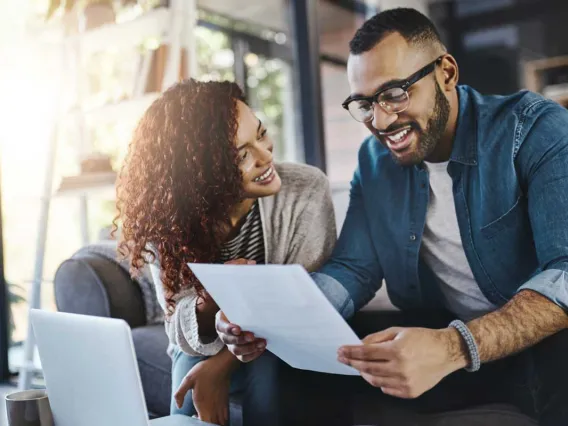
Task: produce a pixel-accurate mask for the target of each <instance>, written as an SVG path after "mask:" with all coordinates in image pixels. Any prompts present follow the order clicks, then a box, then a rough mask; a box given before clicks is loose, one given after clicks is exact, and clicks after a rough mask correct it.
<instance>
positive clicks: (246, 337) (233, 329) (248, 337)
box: [215, 311, 255, 345]
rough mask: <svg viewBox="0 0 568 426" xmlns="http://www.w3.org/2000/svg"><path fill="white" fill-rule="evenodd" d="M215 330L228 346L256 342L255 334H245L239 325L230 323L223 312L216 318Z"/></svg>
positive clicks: (218, 313) (247, 332) (246, 332)
mask: <svg viewBox="0 0 568 426" xmlns="http://www.w3.org/2000/svg"><path fill="white" fill-rule="evenodd" d="M215 329H216V330H217V334H218V335H219V338H220V339H221V341H222V342H223V343H224V344H226V345H246V344H248V343H252V342H254V340H255V337H254V334H253V333H251V332H249V331H244V332H243V331H242V330H241V328H240V327H239V326H238V325H236V324H232V323H230V322H229V320H227V317H226V316H225V314H223V312H221V311H219V312H217V315H216V316H215Z"/></svg>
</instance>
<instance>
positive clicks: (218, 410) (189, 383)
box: [174, 349, 238, 425]
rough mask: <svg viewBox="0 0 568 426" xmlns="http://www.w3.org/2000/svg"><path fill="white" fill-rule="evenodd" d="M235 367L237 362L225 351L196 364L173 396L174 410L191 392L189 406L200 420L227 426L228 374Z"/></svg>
mask: <svg viewBox="0 0 568 426" xmlns="http://www.w3.org/2000/svg"><path fill="white" fill-rule="evenodd" d="M237 366H238V362H237V360H236V359H235V358H234V357H233V356H232V354H231V353H230V352H229V351H227V349H223V350H222V351H221V352H219V353H218V354H217V355H215V356H213V357H211V358H209V359H206V360H204V361H201V362H199V363H198V364H196V365H195V366H194V367H193V368H192V369H191V370H190V371H189V373H187V374H186V376H185V377H184V379H183V380H182V382H181V384H180V386H179V388H178V389H177V391H176V393H175V395H174V399H175V401H176V404H177V406H178V408H181V406H182V405H183V401H184V398H185V396H186V394H187V392H189V391H190V390H193V405H194V406H195V409H196V410H197V415H198V417H199V419H200V420H202V421H204V422H209V423H214V424H217V425H226V424H228V421H229V391H230V386H231V374H232V373H233V371H234V370H235V368H236V367H237Z"/></svg>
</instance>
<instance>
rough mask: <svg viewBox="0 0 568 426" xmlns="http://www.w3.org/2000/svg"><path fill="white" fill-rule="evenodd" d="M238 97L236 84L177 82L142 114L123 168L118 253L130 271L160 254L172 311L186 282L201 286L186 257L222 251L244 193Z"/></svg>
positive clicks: (204, 259)
mask: <svg viewBox="0 0 568 426" xmlns="http://www.w3.org/2000/svg"><path fill="white" fill-rule="evenodd" d="M238 100H240V101H243V102H244V101H245V100H244V96H243V92H242V91H241V89H240V88H239V87H238V86H237V85H236V84H235V83H231V82H198V81H196V80H193V79H189V80H186V81H183V82H180V83H177V84H175V85H174V86H172V87H171V88H169V89H168V90H166V91H165V92H164V93H163V94H162V95H161V96H160V98H159V99H157V100H156V101H154V103H153V104H152V105H151V106H150V107H149V108H148V110H147V111H146V112H145V113H144V115H143V116H142V118H141V120H140V122H139V123H138V126H137V127H136V130H135V131H134V135H133V139H132V141H131V143H130V145H129V148H128V153H127V155H126V158H125V161H124V164H123V166H122V169H121V171H120V175H119V179H118V184H117V209H118V213H117V216H116V217H115V219H114V230H115V231H116V230H117V229H118V228H119V225H118V223H119V222H120V230H121V241H120V243H119V246H118V249H119V253H120V254H121V255H122V256H124V257H130V262H131V263H130V265H131V272H132V273H133V274H134V273H136V272H137V271H139V270H140V269H141V268H142V267H143V266H144V264H146V263H149V262H152V261H154V260H155V258H156V257H157V258H158V259H159V262H160V269H161V279H162V282H163V286H164V295H165V299H166V303H167V307H168V312H169V313H171V312H173V309H174V307H175V302H174V299H173V297H174V296H175V295H176V294H177V293H178V292H179V291H180V290H181V289H182V288H186V287H194V288H195V289H196V290H197V291H198V292H201V291H203V287H202V286H201V284H200V283H199V281H198V280H197V279H196V278H195V277H194V275H193V274H192V273H191V270H190V269H189V267H188V266H187V263H188V262H192V263H210V262H214V261H216V260H217V259H218V258H219V254H220V249H221V244H222V243H223V240H224V239H225V238H226V229H227V225H230V221H229V213H230V211H231V209H232V207H234V206H235V205H236V204H237V203H238V202H239V201H241V200H242V196H243V192H242V175H241V172H240V170H239V166H238V152H237V149H236V147H235V144H234V141H235V138H236V134H237V128H238V112H237V111H238V110H237V101H238Z"/></svg>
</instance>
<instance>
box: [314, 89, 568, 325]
mask: <svg viewBox="0 0 568 426" xmlns="http://www.w3.org/2000/svg"><path fill="white" fill-rule="evenodd" d="M457 90H458V96H459V117H458V125H457V131H456V137H455V140H454V146H453V149H452V154H451V157H450V162H449V165H448V173H449V174H450V176H451V178H452V181H453V193H454V202H455V208H456V213H457V219H458V224H459V228H460V234H461V239H462V243H463V247H464V251H465V255H466V257H467V260H468V262H469V265H470V267H471V270H472V271H473V275H474V277H475V280H476V282H477V284H478V285H479V288H480V289H481V291H482V292H483V294H484V295H485V296H486V297H487V299H488V300H489V301H491V302H492V303H494V304H495V305H497V306H502V305H504V304H505V303H506V302H507V301H508V300H510V299H511V298H512V297H513V296H515V294H516V293H517V292H519V291H520V290H522V289H531V290H534V291H536V292H538V293H540V294H542V295H544V296H546V297H547V298H549V299H550V300H551V301H552V302H554V303H556V304H557V305H559V306H561V307H562V308H564V309H567V310H568V110H566V109H564V108H562V107H561V106H560V105H558V104H556V103H554V102H552V101H549V100H546V99H545V98H543V97H541V96H539V95H537V94H535V93H531V92H527V91H523V92H519V93H516V94H514V95H511V96H483V95H481V94H479V93H478V92H476V91H475V90H473V89H472V88H470V87H467V86H459V87H458V89H457ZM428 197H429V178H428V171H427V170H426V169H425V168H424V167H423V166H422V165H418V166H410V167H403V166H399V165H397V164H396V163H395V162H394V161H393V160H392V159H391V156H390V154H389V152H388V150H387V149H386V148H385V147H383V146H382V145H381V144H380V143H379V142H378V141H377V140H376V139H375V138H374V137H370V138H368V139H366V140H365V141H364V143H363V145H362V146H361V149H360V151H359V165H358V168H357V170H356V171H355V175H354V177H353V181H352V182H351V195H350V202H349V208H348V211H347V216H346V219H345V222H344V225H343V229H342V231H341V235H340V238H339V240H338V242H337V246H336V248H335V250H334V252H333V254H332V257H331V258H330V260H329V261H328V262H327V263H326V264H325V265H324V266H323V267H322V269H321V270H320V271H319V272H318V273H315V274H313V278H314V280H315V281H316V283H317V284H318V285H319V286H320V288H321V289H322V291H323V292H324V293H325V294H326V296H327V297H328V299H330V301H331V302H332V303H333V304H334V305H335V307H336V309H338V310H339V312H340V313H341V314H342V315H343V316H344V317H349V316H351V315H352V314H353V313H354V312H356V311H357V310H358V309H360V308H361V307H363V306H364V305H365V304H366V303H367V302H369V301H370V300H371V299H372V298H373V296H374V295H375V293H376V291H377V290H378V289H379V288H380V286H381V284H382V281H383V279H384V280H385V281H386V283H387V290H388V293H389V296H390V298H391V300H392V302H393V303H394V304H395V305H396V306H397V307H399V308H401V309H414V308H436V307H442V306H443V298H442V294H441V291H440V290H439V288H438V285H437V283H436V280H435V279H434V275H433V273H432V271H431V270H429V268H428V267H427V266H426V265H425V264H424V262H423V261H422V260H421V258H420V255H419V251H420V244H421V241H422V234H423V231H424V224H425V221H426V210H427V207H428Z"/></svg>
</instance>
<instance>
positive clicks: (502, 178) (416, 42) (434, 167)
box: [217, 9, 568, 426]
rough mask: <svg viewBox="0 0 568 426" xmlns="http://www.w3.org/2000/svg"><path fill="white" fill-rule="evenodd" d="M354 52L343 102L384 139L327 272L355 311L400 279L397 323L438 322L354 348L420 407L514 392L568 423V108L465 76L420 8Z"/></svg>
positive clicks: (528, 407)
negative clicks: (463, 80) (501, 92)
mask: <svg viewBox="0 0 568 426" xmlns="http://www.w3.org/2000/svg"><path fill="white" fill-rule="evenodd" d="M350 51H351V54H350V56H349V61H348V78H349V84H350V87H351V91H352V94H351V95H350V96H349V97H348V98H347V100H346V101H345V102H344V104H343V106H344V107H345V108H346V109H347V110H348V111H349V112H350V113H351V115H352V116H353V118H354V119H355V120H357V121H360V122H362V123H364V125H365V126H366V127H367V128H368V129H369V130H370V131H371V133H372V134H373V136H372V137H370V138H368V139H367V140H365V142H364V143H363V145H362V147H361V150H360V153H359V166H358V168H357V170H356V172H355V175H354V178H353V181H352V187H351V197H350V205H349V209H348V213H347V217H346V220H345V223H344V225H343V229H342V233H341V236H340V238H339V241H338V243H337V246H336V249H335V251H334V253H333V255H332V257H331V259H330V260H329V261H328V262H327V264H326V265H324V266H323V268H322V269H321V270H320V271H319V272H318V273H316V274H314V276H313V277H314V280H315V281H316V282H317V283H318V285H319V286H320V288H321V289H322V290H323V291H324V293H325V294H326V295H327V297H328V298H329V300H330V301H331V302H332V303H333V304H334V306H335V307H336V308H337V309H338V311H339V312H340V313H341V314H342V315H343V316H344V317H345V318H350V317H351V316H352V315H353V314H354V313H355V312H357V311H358V310H359V309H360V308H361V307H363V306H364V305H365V304H366V303H367V302H368V301H369V300H370V299H371V298H372V297H373V295H374V294H375V292H376V291H377V290H378V289H379V287H380V285H381V283H382V281H383V280H385V281H386V283H387V286H388V291H389V295H390V298H391V300H392V302H393V303H394V304H395V305H396V306H397V307H399V308H400V309H401V311H402V313H401V314H400V315H399V316H398V318H397V319H395V324H396V325H400V324H409V325H416V326H421V327H422V328H418V327H392V328H386V329H384V325H381V327H377V328H375V330H374V331H376V332H375V333H373V334H370V335H369V336H367V337H366V338H365V339H364V341H363V343H364V344H363V345H362V346H351V347H343V348H340V350H339V353H338V359H339V360H340V361H341V362H343V363H345V364H347V365H350V366H352V367H354V368H356V369H357V370H359V371H360V372H361V373H362V377H363V378H364V379H365V380H366V381H367V382H368V383H370V384H371V385H372V386H373V387H374V388H380V390H381V391H382V393H384V394H387V395H391V396H393V397H396V398H399V399H411V400H415V401H414V403H415V404H414V406H421V405H420V402H421V401H422V402H424V404H434V405H430V409H435V410H450V409H456V408H463V407H467V406H471V405H475V404H481V403H487V402H511V403H514V404H516V405H517V406H518V407H519V408H520V409H521V410H522V411H523V412H524V413H526V414H528V415H531V416H533V417H536V418H538V419H539V421H540V424H542V425H547V426H552V425H563V424H568V386H567V385H566V382H567V380H568V362H567V360H568V358H567V355H566V354H568V332H567V331H566V328H567V327H568V315H567V310H568V111H566V110H565V109H563V108H562V107H560V106H559V105H557V104H555V103H553V102H552V101H548V100H545V99H544V98H542V97H540V96H539V95H536V94H533V93H530V92H526V91H525V92H520V93H517V94H514V95H511V96H507V97H497V96H482V95H480V94H479V93H477V92H476V91H475V90H473V89H471V88H469V87H466V86H458V65H457V63H456V61H455V59H454V58H453V57H452V56H451V55H450V54H448V52H447V50H446V48H445V47H444V45H443V44H442V42H441V41H440V38H439V35H438V32H437V30H436V29H435V27H434V26H433V24H432V23H431V22H430V21H429V20H428V19H427V18H426V17H425V16H423V15H421V14H420V13H419V12H417V11H415V10H413V9H395V10H388V11H385V12H382V13H380V14H378V15H376V16H375V17H373V18H371V19H369V20H368V21H367V22H366V23H365V24H364V25H363V26H362V27H361V28H360V29H359V30H358V31H357V33H356V35H355V37H354V38H353V40H352V41H351V43H350ZM432 312H435V314H432ZM445 312H447V313H448V315H446V314H445ZM452 320H460V321H452ZM450 321H451V325H449V322H450ZM461 321H463V322H461ZM367 326H369V324H367ZM233 328H235V329H236V332H237V334H236V335H235V334H234V333H231V330H232V329H233ZM217 329H218V332H219V333H220V335H221V338H222V339H223V340H224V341H225V342H226V343H227V344H228V345H229V348H230V350H231V351H232V352H233V353H234V354H235V355H237V356H239V357H240V358H241V359H244V360H246V361H248V360H251V359H254V358H255V357H256V356H258V355H259V352H256V350H255V347H254V342H253V343H252V344H245V341H244V336H245V335H246V333H245V334H243V333H240V330H239V329H238V327H237V326H235V325H233V324H229V323H227V322H226V321H225V319H224V318H223V317H222V316H221V315H219V316H218V321H217ZM377 330H382V331H377ZM480 365H481V368H479V367H480ZM464 369H465V370H468V372H465V371H464ZM477 370H479V371H477ZM440 382H441V383H440ZM375 392H376V390H375ZM424 404H422V406H423V405H424ZM410 405H412V404H410Z"/></svg>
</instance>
